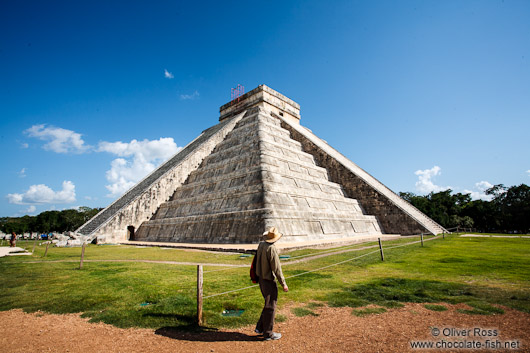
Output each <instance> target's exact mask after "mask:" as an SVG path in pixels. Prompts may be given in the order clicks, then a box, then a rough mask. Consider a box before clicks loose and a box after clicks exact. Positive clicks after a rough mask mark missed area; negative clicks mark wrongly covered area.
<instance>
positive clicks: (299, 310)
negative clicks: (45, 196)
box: [291, 307, 318, 317]
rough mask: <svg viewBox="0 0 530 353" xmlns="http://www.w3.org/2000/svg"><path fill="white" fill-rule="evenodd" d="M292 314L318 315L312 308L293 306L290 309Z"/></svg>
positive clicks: (299, 315)
mask: <svg viewBox="0 0 530 353" xmlns="http://www.w3.org/2000/svg"><path fill="white" fill-rule="evenodd" d="M291 310H292V312H293V314H295V315H296V316H298V317H302V316H309V315H310V316H318V314H317V313H315V312H314V311H313V310H311V309H308V308H303V307H298V308H293V309H291Z"/></svg>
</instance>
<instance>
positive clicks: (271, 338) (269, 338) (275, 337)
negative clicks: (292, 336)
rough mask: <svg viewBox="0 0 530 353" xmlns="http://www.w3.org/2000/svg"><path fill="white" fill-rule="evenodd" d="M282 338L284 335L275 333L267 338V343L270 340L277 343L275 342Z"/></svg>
mask: <svg viewBox="0 0 530 353" xmlns="http://www.w3.org/2000/svg"><path fill="white" fill-rule="evenodd" d="M280 338H282V334H281V333H277V332H273V333H272V335H271V336H270V337H267V338H265V341H270V340H274V341H275V340H279V339H280Z"/></svg>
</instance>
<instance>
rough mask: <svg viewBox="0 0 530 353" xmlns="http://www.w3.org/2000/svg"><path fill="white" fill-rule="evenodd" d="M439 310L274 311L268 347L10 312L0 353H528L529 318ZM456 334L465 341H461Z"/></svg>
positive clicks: (245, 334) (245, 339)
mask: <svg viewBox="0 0 530 353" xmlns="http://www.w3.org/2000/svg"><path fill="white" fill-rule="evenodd" d="M444 305H445V306H447V307H448V308H449V310H448V311H445V312H434V311H430V310H427V309H425V308H424V307H423V305H422V304H407V305H406V306H405V307H403V308H399V309H391V310H389V311H388V312H386V313H383V314H379V315H369V316H366V317H356V316H354V315H352V314H351V312H352V309H350V308H328V307H323V308H319V309H316V310H315V311H316V312H317V313H318V314H319V316H318V317H313V316H306V317H295V316H294V315H293V314H292V313H291V311H290V309H289V308H285V309H283V310H282V311H283V312H282V313H283V314H285V315H287V316H288V320H287V321H286V322H284V323H279V324H277V325H276V331H278V332H281V333H282V334H283V335H284V336H283V337H282V339H280V340H279V341H270V342H264V341H261V340H260V339H259V338H258V337H257V336H256V335H255V334H254V332H253V327H245V328H242V329H237V330H222V331H212V332H204V333H200V334H192V333H182V332H178V331H175V330H173V329H171V328H162V329H158V330H156V331H154V330H149V329H119V328H116V327H113V326H110V325H106V324H101V323H99V324H90V323H88V322H87V320H86V319H82V318H80V316H79V315H75V314H70V315H49V314H42V313H34V314H25V313H23V312H22V311H21V310H10V311H4V312H0V322H1V323H2V326H3V334H2V335H0V352H85V353H90V352H230V353H237V352H255V351H258V352H406V351H412V350H411V348H410V342H411V341H414V340H430V341H432V342H434V344H436V343H437V342H438V344H443V343H441V342H442V339H443V340H445V342H446V343H445V344H446V345H447V344H448V343H447V342H450V343H452V342H455V341H458V342H460V343H459V344H462V342H464V341H463V340H465V342H467V343H468V344H471V343H473V342H481V343H482V344H485V343H486V340H488V339H489V341H490V343H491V344H496V342H497V341H498V342H499V343H500V344H502V345H503V347H504V344H505V342H507V341H510V342H509V344H513V345H514V347H517V345H518V346H519V349H512V350H504V349H503V350H492V349H489V350H488V349H471V350H469V349H468V350H466V351H467V352H487V351H496V352H499V351H510V352H514V351H518V352H530V332H529V330H528V328H529V327H530V314H525V313H521V312H518V311H515V310H511V309H505V310H506V313H505V314H502V315H493V316H481V315H466V314H460V313H458V312H457V311H456V309H457V308H463V307H465V305H447V304H444ZM434 328H438V329H439V330H440V335H439V336H437V337H434V336H433V335H432V332H433V331H434V332H436V330H435V329H434ZM475 328H477V329H486V330H488V329H489V330H490V331H489V333H490V334H492V335H493V334H497V335H496V336H490V337H479V336H477V335H476V333H477V332H476V331H475ZM463 330H466V331H465V332H467V333H469V334H470V336H469V337H466V336H464V337H462V336H461V334H462V332H464V331H463ZM467 330H471V331H467ZM495 330H496V331H495ZM8 332H9V333H8ZM487 333H488V332H487V331H484V332H482V334H487ZM475 347H476V343H475ZM414 351H416V352H417V351H423V350H414ZM431 351H434V350H431ZM437 351H443V352H448V351H458V350H454V349H437Z"/></svg>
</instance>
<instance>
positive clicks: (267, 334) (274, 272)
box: [255, 227, 289, 341]
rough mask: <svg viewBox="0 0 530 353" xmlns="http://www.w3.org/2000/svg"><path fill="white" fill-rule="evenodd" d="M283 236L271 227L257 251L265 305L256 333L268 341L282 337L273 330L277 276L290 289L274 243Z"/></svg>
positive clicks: (257, 269) (282, 284)
mask: <svg viewBox="0 0 530 353" xmlns="http://www.w3.org/2000/svg"><path fill="white" fill-rule="evenodd" d="M281 237H282V234H281V233H280V232H278V230H277V229H276V227H272V228H270V229H269V230H268V231H266V232H265V233H263V238H264V239H263V240H264V241H262V242H260V243H259V246H258V252H257V253H256V274H257V275H258V277H259V288H260V289H261V294H262V295H263V299H265V305H264V306H263V310H262V311H261V316H260V318H259V320H258V323H257V324H256V330H255V331H256V333H258V334H263V337H264V338H265V340H266V341H269V340H278V339H280V338H281V337H282V334H281V333H276V332H273V331H272V329H273V326H274V315H275V314H276V302H277V301H278V286H277V285H276V282H275V281H274V279H275V278H276V279H277V280H278V282H279V283H280V285H281V286H282V287H283V291H284V292H288V291H289V287H287V284H286V283H285V278H284V277H283V273H282V266H281V264H280V257H279V256H278V250H277V249H276V246H275V245H274V243H275V242H276V241H277V240H278V239H280V238H281Z"/></svg>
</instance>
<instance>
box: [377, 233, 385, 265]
mask: <svg viewBox="0 0 530 353" xmlns="http://www.w3.org/2000/svg"><path fill="white" fill-rule="evenodd" d="M377 240H378V241H379V252H380V253H381V261H385V254H383V245H382V244H381V238H377Z"/></svg>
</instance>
